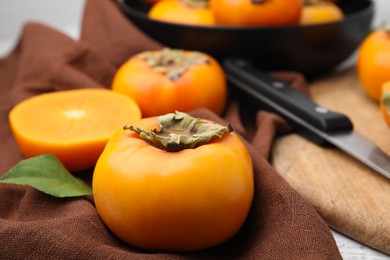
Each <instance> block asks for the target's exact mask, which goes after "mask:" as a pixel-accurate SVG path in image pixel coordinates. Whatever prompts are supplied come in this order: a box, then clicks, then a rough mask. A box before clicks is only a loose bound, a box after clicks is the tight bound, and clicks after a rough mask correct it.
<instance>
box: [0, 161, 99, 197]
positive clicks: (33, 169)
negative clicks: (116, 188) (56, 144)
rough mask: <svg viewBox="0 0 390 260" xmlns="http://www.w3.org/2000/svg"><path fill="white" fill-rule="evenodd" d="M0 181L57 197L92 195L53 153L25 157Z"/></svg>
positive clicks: (87, 187) (88, 188)
mask: <svg viewBox="0 0 390 260" xmlns="http://www.w3.org/2000/svg"><path fill="white" fill-rule="evenodd" d="M0 183H11V184H19V185H29V186H31V187H33V188H35V189H37V190H39V191H41V192H44V193H46V194H49V195H52V196H54V197H58V198H65V197H79V196H84V195H92V189H91V188H90V187H89V186H88V185H87V184H85V183H84V182H83V181H82V180H81V179H78V178H76V177H74V176H73V175H72V174H71V173H70V172H69V171H68V170H67V169H66V168H65V167H64V165H63V164H62V163H61V162H60V160H58V159H57V157H55V156H54V155H50V154H44V155H40V156H36V157H33V158H29V159H25V160H22V161H20V162H19V163H17V164H16V165H15V166H14V167H12V168H11V169H10V170H9V171H8V172H7V173H6V174H5V175H4V176H2V177H1V178H0Z"/></svg>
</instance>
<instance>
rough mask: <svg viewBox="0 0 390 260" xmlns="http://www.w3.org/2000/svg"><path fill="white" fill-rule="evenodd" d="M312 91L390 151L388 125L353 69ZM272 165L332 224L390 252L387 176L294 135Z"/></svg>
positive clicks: (279, 147)
mask: <svg viewBox="0 0 390 260" xmlns="http://www.w3.org/2000/svg"><path fill="white" fill-rule="evenodd" d="M310 90H311V93H312V95H313V99H314V100H315V101H316V102H317V103H318V104H320V105H322V106H324V107H327V108H329V109H331V110H334V111H339V112H342V113H344V114H346V115H348V116H349V117H350V119H351V120H352V122H353V124H354V128H355V131H357V132H359V133H361V134H362V135H365V136H366V137H369V138H370V139H371V140H373V141H374V142H375V143H376V144H377V145H378V146H379V147H381V148H382V149H383V150H384V151H385V152H387V153H389V154H390V129H389V128H388V127H387V125H386V124H385V121H384V119H383V117H382V114H381V112H380V109H379V106H378V104H377V103H376V102H374V101H373V100H371V99H370V98H368V96H367V95H366V94H365V93H364V91H363V89H362V87H361V85H360V82H359V80H358V79H357V76H356V73H355V70H354V68H350V69H348V70H346V71H342V72H339V73H337V74H334V75H332V76H330V77H326V78H323V79H320V80H318V81H315V82H313V83H312V84H311V87H310ZM389 163H390V162H389ZM272 164H273V165H274V167H275V168H276V170H277V171H278V172H279V173H280V174H281V175H282V176H283V177H284V178H285V179H286V180H287V181H288V182H289V183H290V185H291V186H292V187H293V188H294V189H295V190H297V191H298V192H299V193H300V194H301V195H302V196H303V197H304V198H305V199H306V200H308V201H309V202H310V203H312V204H313V205H314V207H315V208H316V209H317V211H318V212H319V213H320V215H321V216H322V217H323V218H324V220H325V221H326V222H327V224H328V225H329V226H330V227H331V228H333V229H335V230H337V231H339V232H341V233H343V234H345V235H347V236H349V237H351V238H353V239H355V240H357V241H359V242H361V243H363V244H366V245H368V246H370V247H373V248H375V249H378V250H380V251H382V252H385V253H387V254H390V181H389V180H388V179H386V178H384V177H382V176H381V175H379V174H376V173H375V172H374V171H372V170H370V169H369V168H367V167H366V166H364V165H363V164H361V163H360V162H358V161H357V160H355V159H353V158H351V157H349V156H348V155H346V154H344V153H343V152H341V151H340V150H338V149H336V148H323V147H319V146H317V145H315V144H313V143H311V142H308V141H306V140H305V139H303V138H302V137H300V136H298V135H296V134H290V135H288V136H285V137H281V138H279V139H278V140H276V143H275V145H274V148H273V151H272Z"/></svg>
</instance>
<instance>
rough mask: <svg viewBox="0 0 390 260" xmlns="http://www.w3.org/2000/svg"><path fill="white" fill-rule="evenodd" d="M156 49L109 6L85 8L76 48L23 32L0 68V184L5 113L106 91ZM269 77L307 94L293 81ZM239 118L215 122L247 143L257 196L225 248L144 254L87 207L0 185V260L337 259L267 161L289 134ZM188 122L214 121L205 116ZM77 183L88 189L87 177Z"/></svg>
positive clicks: (13, 152) (326, 233) (88, 202)
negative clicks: (45, 96) (123, 69)
mask: <svg viewBox="0 0 390 260" xmlns="http://www.w3.org/2000/svg"><path fill="white" fill-rule="evenodd" d="M158 48H160V45H159V44H157V43H156V42H153V41H151V40H150V39H148V38H147V37H146V36H144V35H143V34H142V33H140V32H139V31H137V30H136V29H135V28H134V27H133V26H132V25H131V24H130V23H129V22H128V21H127V20H126V19H125V18H124V17H123V16H122V14H121V13H120V11H119V10H118V8H117V7H116V5H115V4H114V2H112V1H108V0H88V1H87V2H86V6H85V13H84V19H83V24H82V32H81V39H80V40H79V41H77V42H76V41H74V40H72V39H70V38H68V37H67V36H65V35H63V34H61V33H59V32H56V31H55V30H53V29H51V28H48V27H46V26H44V25H40V24H36V23H28V24H26V25H25V27H24V29H23V32H22V34H21V39H20V41H19V43H18V45H17V46H16V48H15V49H14V51H13V52H12V53H11V54H10V55H9V56H8V57H6V58H4V59H2V60H0V104H1V107H0V120H1V121H0V124H1V128H0V133H1V146H0V158H1V161H0V175H3V174H4V173H5V172H6V171H7V170H8V169H10V168H11V167H12V166H13V165H14V164H16V163H17V162H18V161H20V160H21V159H23V157H22V155H21V153H20V151H19V149H18V147H17V145H16V143H15V141H14V139H13V137H12V135H11V132H10V129H9V124H8V112H9V110H10V109H11V108H12V106H14V105H15V104H16V103H18V102H20V101H22V100H24V99H26V98H27V97H31V96H34V95H37V94H39V93H44V92H50V91H56V90H62V89H72V88H82V87H84V88H89V87H104V88H109V87H110V83H111V80H112V77H113V74H114V72H115V70H116V69H117V68H118V67H119V66H120V65H121V64H122V63H123V62H124V61H125V60H126V59H127V58H129V57H130V56H131V55H133V54H135V53H138V52H140V51H143V50H151V49H158ZM275 75H276V76H278V77H280V78H281V79H284V80H286V81H289V82H291V83H292V84H295V85H296V86H297V87H306V85H305V82H304V80H303V79H302V77H296V74H289V73H281V74H275ZM239 109H240V108H239V106H238V105H237V104H236V103H234V102H232V104H231V105H229V107H228V109H227V111H226V113H225V115H224V119H225V120H226V121H229V122H231V123H232V124H233V126H234V127H235V129H236V131H237V132H239V133H240V134H241V135H242V136H243V137H244V138H245V139H246V142H247V143H246V144H247V147H248V149H249V151H250V154H251V156H252V159H253V162H254V174H255V185H256V187H255V197H254V201H253V206H252V209H251V212H250V214H249V216H248V218H247V221H246V223H245V224H244V226H243V227H242V229H241V230H240V232H239V233H238V234H237V235H236V236H235V237H233V238H232V239H230V240H229V241H227V242H226V243H224V244H222V245H220V246H218V247H215V248H211V249H208V250H203V251H199V252H193V253H188V254H171V253H164V252H156V253H150V252H144V251H141V250H138V249H137V248H134V247H132V246H130V245H127V244H125V243H123V242H121V241H120V240H118V239H117V238H116V237H115V236H113V235H112V234H111V233H110V231H109V230H108V229H107V228H106V226H105V225H104V224H103V222H102V221H101V220H100V218H99V216H98V214H97V212H96V210H95V207H94V204H93V198H90V197H86V198H79V199H58V198H53V197H50V196H48V195H45V194H43V193H41V192H39V191H37V190H34V189H33V188H30V187H27V186H17V185H6V184H1V185H0V259H145V258H147V259H155V258H158V259H160V258H163V259H182V258H193V259H198V258H201V257H202V258H209V259H219V258H220V259H226V258H235V259H236V258H239V259H257V258H261V259H332V260H333V259H341V256H340V254H339V251H338V249H337V246H336V244H335V241H334V239H333V237H332V235H331V233H330V230H329V229H328V227H327V226H326V224H325V222H324V221H323V220H322V219H321V218H320V216H319V215H318V214H317V212H316V211H315V209H314V208H313V207H312V206H311V205H309V204H308V203H307V202H306V201H305V200H303V199H302V198H301V197H300V196H299V195H298V194H297V193H296V192H295V191H294V190H293V189H292V188H291V187H290V186H289V185H288V184H287V183H286V182H285V181H284V179H283V178H282V177H281V176H279V175H278V174H277V173H276V172H275V170H274V169H273V168H272V166H271V165H270V164H269V162H268V161H267V157H268V154H269V150H270V148H271V145H272V141H273V140H274V138H275V137H276V135H278V134H281V133H286V132H289V131H290V128H289V127H288V126H287V124H286V123H285V122H284V121H283V120H282V119H280V118H279V117H277V116H275V115H273V114H269V113H266V112H258V113H257V115H256V116H255V117H254V120H252V121H254V122H257V124H254V126H255V128H250V127H249V124H241V123H240V116H239ZM193 115H195V116H198V117H203V118H208V119H212V120H216V121H219V122H222V120H223V119H221V118H220V117H218V116H216V115H214V114H212V113H211V112H209V111H208V110H202V109H201V110H197V111H193ZM79 176H81V177H82V178H83V179H85V180H86V181H87V183H90V181H91V178H92V170H91V171H87V172H85V173H82V174H80V175H79ZM226 217H227V218H228V217H229V216H226ZM156 232H158V230H156Z"/></svg>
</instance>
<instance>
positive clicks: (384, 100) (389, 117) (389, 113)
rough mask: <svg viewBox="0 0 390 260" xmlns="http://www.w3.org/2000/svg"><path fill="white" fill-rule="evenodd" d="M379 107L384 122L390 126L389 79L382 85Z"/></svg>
mask: <svg viewBox="0 0 390 260" xmlns="http://www.w3.org/2000/svg"><path fill="white" fill-rule="evenodd" d="M380 108H381V110H382V115H383V118H384V119H385V122H386V124H387V125H388V126H389V127H390V81H387V82H385V83H384V84H383V85H382V96H381V100H380Z"/></svg>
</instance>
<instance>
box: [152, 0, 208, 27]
mask: <svg viewBox="0 0 390 260" xmlns="http://www.w3.org/2000/svg"><path fill="white" fill-rule="evenodd" d="M148 16H149V17H150V18H152V19H155V20H160V21H164V22H172V23H181V24H192V25H206V26H207V25H213V24H214V23H215V22H214V16H213V14H212V13H211V9H210V8H209V1H208V0H161V1H158V2H156V3H155V4H154V5H153V6H152V8H151V9H150V10H149V12H148Z"/></svg>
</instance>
